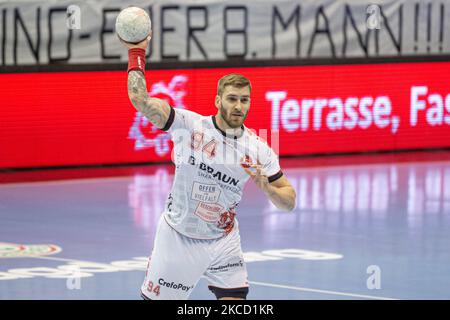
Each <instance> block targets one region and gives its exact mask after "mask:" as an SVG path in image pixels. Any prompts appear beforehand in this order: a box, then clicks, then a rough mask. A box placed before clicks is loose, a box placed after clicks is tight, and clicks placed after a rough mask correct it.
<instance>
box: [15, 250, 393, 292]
mask: <svg viewBox="0 0 450 320" xmlns="http://www.w3.org/2000/svg"><path fill="white" fill-rule="evenodd" d="M23 258H34V259H43V260H54V261H64V262H75V263H76V262H81V263H93V264H97V265H108V264H107V263H102V262H93V261H84V260H78V259H67V258H58V257H48V256H43V257H41V256H27V257H23ZM249 283H250V284H253V285H259V286H265V287H272V288H280V289H289V290H295V291H303V292H313V293H321V294H330V295H337V296H346V297H353V298H363V299H374V300H398V299H395V298H388V297H380V296H370V295H363V294H356V293H348V292H340V291H330V290H320V289H312V288H304V287H295V286H288V285H281V284H275V283H267V282H259V281H249Z"/></svg>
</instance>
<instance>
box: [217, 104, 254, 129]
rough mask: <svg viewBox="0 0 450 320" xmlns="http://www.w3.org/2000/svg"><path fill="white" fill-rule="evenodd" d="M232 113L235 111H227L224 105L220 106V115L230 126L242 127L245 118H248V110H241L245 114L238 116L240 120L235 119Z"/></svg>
mask: <svg viewBox="0 0 450 320" xmlns="http://www.w3.org/2000/svg"><path fill="white" fill-rule="evenodd" d="M232 113H233V112H232V111H230V112H229V113H227V111H226V110H225V108H223V107H221V108H220V115H221V116H222V119H223V121H225V123H226V124H227V125H228V126H229V127H230V128H233V129H237V128H240V127H241V126H242V125H243V124H244V120H245V119H246V118H247V115H248V111H247V113H243V112H241V113H242V114H243V116H241V117H238V118H237V119H239V120H238V121H233V119H232V118H233V116H232Z"/></svg>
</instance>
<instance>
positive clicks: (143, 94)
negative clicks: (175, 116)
mask: <svg viewBox="0 0 450 320" xmlns="http://www.w3.org/2000/svg"><path fill="white" fill-rule="evenodd" d="M150 39H151V34H150V35H149V36H148V37H147V38H146V39H145V40H144V41H142V42H140V43H138V44H131V43H127V42H124V41H123V40H121V39H120V38H119V40H120V41H121V42H122V43H123V44H124V45H125V46H126V47H127V48H128V49H131V48H141V49H144V50H145V49H146V48H147V47H148V43H149V41H150ZM147 92H148V91H147V85H146V83H145V76H144V74H143V73H142V72H141V71H138V70H132V71H130V72H129V73H128V97H129V98H130V101H131V103H132V104H133V106H134V107H135V108H136V109H137V110H138V111H140V112H141V113H142V114H143V115H144V116H145V117H146V118H147V119H148V120H150V122H151V123H153V124H154V125H155V126H157V127H158V128H160V129H161V128H164V126H165V125H166V123H167V120H168V119H169V115H170V106H169V104H168V103H167V102H166V101H164V100H161V99H158V98H152V97H149V95H148V93H147Z"/></svg>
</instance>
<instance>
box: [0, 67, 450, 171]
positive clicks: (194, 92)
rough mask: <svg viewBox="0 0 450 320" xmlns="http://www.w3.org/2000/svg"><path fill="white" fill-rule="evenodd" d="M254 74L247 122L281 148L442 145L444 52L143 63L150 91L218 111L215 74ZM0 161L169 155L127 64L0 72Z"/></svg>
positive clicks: (449, 125) (448, 123) (446, 107)
mask: <svg viewBox="0 0 450 320" xmlns="http://www.w3.org/2000/svg"><path fill="white" fill-rule="evenodd" d="M231 72H236V73H241V74H243V75H245V76H247V77H248V78H249V79H250V80H251V83H252V93H251V108H250V112H249V115H248V118H247V119H246V122H245V124H246V126H247V127H248V128H251V129H254V130H255V131H256V132H257V133H258V134H260V135H261V136H263V138H265V139H267V140H268V142H269V143H270V144H271V145H272V147H273V148H274V149H275V150H276V152H277V153H279V154H280V155H281V156H285V155H306V154H324V153H326V154H329V153H343V152H366V151H378V150H380V151H382V150H402V149H426V148H436V147H450V62H422V63H396V64H388V63H386V64H365V65H364V64H361V65H333V66H290V67H270V66H267V67H253V68H216V69H177V70H148V71H147V73H146V78H147V88H148V91H149V94H150V95H152V96H156V97H159V98H163V99H166V100H167V101H169V102H170V104H171V105H172V106H173V107H175V108H184V109H188V110H191V111H194V112H197V113H200V114H202V115H212V114H216V112H217V109H216V107H215V106H214V99H215V95H216V92H217V81H218V80H219V79H220V78H221V77H222V76H223V75H225V74H227V73H231ZM0 94H1V97H2V98H1V105H2V116H1V126H0V167H1V168H19V167H46V166H66V165H95V164H120V163H137V162H141V163H146V162H160V161H170V159H171V155H170V154H171V144H170V136H169V134H168V133H166V132H163V131H160V130H158V129H157V128H155V127H154V126H153V125H152V124H151V123H150V122H149V121H147V119H145V118H144V117H143V116H142V115H141V114H140V113H138V112H136V110H135V109H134V107H133V106H132V104H131V102H130V101H129V99H128V96H127V73H126V71H125V70H124V71H102V72H100V71H96V72H53V73H21V74H2V75H0Z"/></svg>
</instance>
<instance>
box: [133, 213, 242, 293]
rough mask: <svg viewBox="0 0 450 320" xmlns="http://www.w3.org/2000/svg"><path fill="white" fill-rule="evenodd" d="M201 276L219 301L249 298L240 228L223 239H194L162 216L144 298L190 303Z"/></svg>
mask: <svg viewBox="0 0 450 320" xmlns="http://www.w3.org/2000/svg"><path fill="white" fill-rule="evenodd" d="M202 276H204V277H205V278H206V279H207V281H208V286H209V288H210V290H211V291H213V293H214V294H215V295H216V297H217V298H220V297H224V296H228V297H241V298H245V297H246V295H247V292H248V280H247V268H246V265H245V262H244V257H243V254H242V249H241V238H240V235H239V230H238V228H237V227H236V228H235V229H234V230H233V231H232V232H231V233H230V234H228V235H227V236H225V237H222V238H220V239H214V240H200V239H193V238H189V237H186V236H184V235H182V234H180V233H179V232H177V231H175V230H174V229H173V228H172V227H171V226H169V225H168V223H167V222H166V221H165V219H164V216H161V218H160V220H159V225H158V228H157V231H156V237H155V242H154V246H153V251H152V255H151V257H150V259H149V263H148V267H147V272H146V275H145V280H144V283H143V284H142V287H141V293H142V297H143V298H144V299H152V300H153V299H154V300H156V299H160V300H182V299H187V298H188V297H189V295H190V294H191V292H192V290H193V289H194V287H195V285H196V284H197V282H198V281H199V280H200V278H201V277H202Z"/></svg>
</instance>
